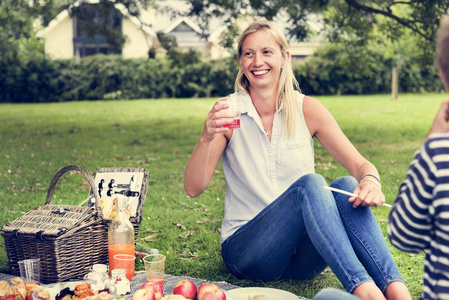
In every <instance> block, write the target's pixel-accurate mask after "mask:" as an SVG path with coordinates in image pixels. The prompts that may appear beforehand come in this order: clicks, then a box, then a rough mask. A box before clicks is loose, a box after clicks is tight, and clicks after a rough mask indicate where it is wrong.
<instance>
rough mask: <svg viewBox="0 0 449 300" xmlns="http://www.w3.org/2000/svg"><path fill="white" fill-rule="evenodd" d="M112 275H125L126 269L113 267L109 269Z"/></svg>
mask: <svg viewBox="0 0 449 300" xmlns="http://www.w3.org/2000/svg"><path fill="white" fill-rule="evenodd" d="M111 275H112V277H117V276H126V269H114V270H112V271H111Z"/></svg>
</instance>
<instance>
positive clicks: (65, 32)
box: [45, 17, 73, 59]
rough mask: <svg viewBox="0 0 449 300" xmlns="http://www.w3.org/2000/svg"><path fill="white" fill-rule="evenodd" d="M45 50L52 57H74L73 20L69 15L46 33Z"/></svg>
mask: <svg viewBox="0 0 449 300" xmlns="http://www.w3.org/2000/svg"><path fill="white" fill-rule="evenodd" d="M45 52H46V53H47V54H48V55H50V57H51V58H52V59H70V58H73V22H72V18H70V17H67V18H64V19H63V20H61V22H60V23H59V24H58V26H54V27H52V28H51V29H49V30H48V31H47V32H46V34H45Z"/></svg>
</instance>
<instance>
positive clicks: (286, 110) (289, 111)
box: [235, 20, 300, 135]
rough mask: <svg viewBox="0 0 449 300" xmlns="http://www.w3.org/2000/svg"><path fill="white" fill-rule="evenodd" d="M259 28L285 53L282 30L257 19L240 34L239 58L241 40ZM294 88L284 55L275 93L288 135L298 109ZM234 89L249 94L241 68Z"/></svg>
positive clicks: (287, 61) (286, 47)
mask: <svg viewBox="0 0 449 300" xmlns="http://www.w3.org/2000/svg"><path fill="white" fill-rule="evenodd" d="M260 30H265V31H266V32H268V33H269V34H271V35H272V36H274V37H275V39H276V41H277V42H278V44H279V47H280V48H281V52H282V55H285V53H286V51H287V50H288V48H289V47H288V42H287V38H286V37H285V35H284V33H283V32H282V30H281V29H280V28H279V27H278V26H276V25H275V24H274V23H272V22H270V21H267V20H259V21H256V22H254V23H252V24H250V25H249V26H248V27H247V28H246V29H245V31H243V33H242V34H241V36H240V38H239V42H238V48H237V50H238V58H239V59H240V57H241V55H242V44H243V41H244V40H245V39H246V37H247V36H248V35H250V34H252V33H254V32H257V31H260ZM295 88H296V89H297V90H300V88H299V84H298V81H297V80H296V78H295V76H294V74H293V69H292V64H291V58H289V59H287V57H285V64H284V67H283V70H282V71H281V75H280V78H279V87H278V90H277V93H276V110H278V109H279V107H281V103H282V116H283V117H284V120H285V128H286V130H287V133H288V135H291V134H292V132H293V130H294V124H295V118H296V114H297V110H298V104H297V100H296V97H295V95H294V91H295ZM235 91H236V92H242V93H246V94H249V81H248V78H246V76H245V74H244V73H243V71H242V70H241V69H240V70H239V72H238V74H237V78H236V79H235Z"/></svg>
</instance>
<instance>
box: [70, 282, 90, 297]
mask: <svg viewBox="0 0 449 300" xmlns="http://www.w3.org/2000/svg"><path fill="white" fill-rule="evenodd" d="M73 292H74V293H75V296H77V298H76V299H83V298H86V297H89V296H93V295H95V293H94V291H92V287H91V286H90V283H88V282H85V283H80V284H78V285H77V286H75V289H74V290H73ZM72 299H73V297H72Z"/></svg>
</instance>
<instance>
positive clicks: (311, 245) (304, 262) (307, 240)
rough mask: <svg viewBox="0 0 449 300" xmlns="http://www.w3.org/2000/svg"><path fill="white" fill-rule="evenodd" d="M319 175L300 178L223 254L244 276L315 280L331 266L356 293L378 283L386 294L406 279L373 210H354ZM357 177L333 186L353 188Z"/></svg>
mask: <svg viewBox="0 0 449 300" xmlns="http://www.w3.org/2000/svg"><path fill="white" fill-rule="evenodd" d="M325 185H327V183H326V180H325V179H324V178H323V177H322V176H321V175H318V174H308V175H305V176H303V177H301V178H299V179H298V180H297V181H296V182H295V183H293V184H292V185H291V186H290V187H289V188H288V189H287V190H286V191H285V192H284V193H283V194H282V195H281V196H279V198H277V199H276V200H274V201H273V202H272V203H271V204H270V205H268V206H267V207H266V208H264V209H263V210H262V211H261V212H260V213H259V214H258V215H257V216H256V217H254V218H253V219H252V220H250V221H249V222H248V223H246V224H245V225H243V226H242V227H240V228H239V229H238V230H237V231H236V232H234V233H233V234H232V235H231V236H230V237H228V238H227V239H226V240H225V241H224V242H223V243H222V257H223V261H224V262H225V264H226V266H227V268H228V269H229V271H230V272H231V273H232V274H233V275H234V276H236V277H238V278H246V279H252V280H262V281H270V280H277V279H280V278H285V279H294V280H302V279H310V278H313V277H315V276H316V275H318V274H320V273H321V272H322V271H323V270H324V269H325V268H326V267H327V266H330V268H331V269H332V271H333V272H334V273H335V275H336V276H337V277H338V279H339V280H340V282H341V283H342V284H343V286H344V288H345V289H346V290H347V291H348V292H352V291H353V290H354V289H355V288H356V287H357V286H359V285H360V284H361V283H363V282H366V281H374V282H375V283H376V284H377V286H378V287H379V288H380V289H381V290H382V291H383V292H385V289H386V287H387V285H388V284H390V283H391V282H392V281H402V282H404V280H403V279H402V277H401V275H400V273H399V270H398V268H397V267H396V264H395V262H394V260H393V257H392V256H391V253H390V250H389V249H388V246H387V244H386V241H385V238H384V236H383V234H382V231H381V229H380V227H379V224H378V223H377V220H376V218H375V216H374V214H373V213H372V211H371V208H370V207H368V206H365V207H362V206H359V207H358V208H353V207H352V203H350V202H348V198H349V196H346V195H344V194H340V193H333V192H331V191H329V190H326V189H323V186H325ZM356 185H357V181H356V180H355V179H354V178H353V177H342V178H339V179H337V180H335V181H334V182H333V183H332V184H331V186H332V187H335V188H339V189H343V190H346V191H352V190H353V189H354V188H355V186H356Z"/></svg>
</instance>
